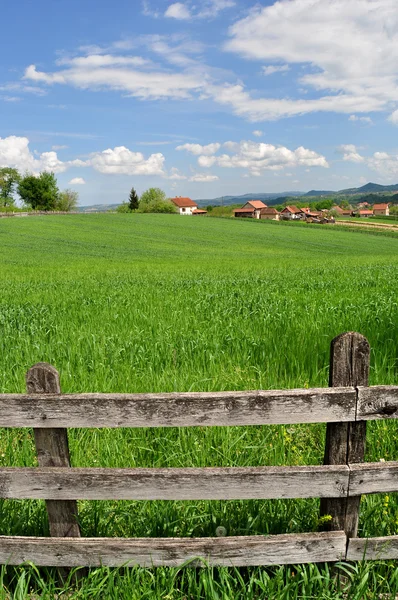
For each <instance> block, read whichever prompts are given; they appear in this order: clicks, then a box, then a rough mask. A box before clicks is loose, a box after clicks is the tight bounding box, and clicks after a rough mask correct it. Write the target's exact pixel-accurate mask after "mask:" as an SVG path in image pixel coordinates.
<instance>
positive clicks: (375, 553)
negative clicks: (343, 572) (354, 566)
mask: <svg viewBox="0 0 398 600" xmlns="http://www.w3.org/2000/svg"><path fill="white" fill-rule="evenodd" d="M397 558H398V535H391V536H389V537H377V538H367V539H366V538H351V539H350V540H349V542H348V549H347V560H389V559H393V560H395V559H397Z"/></svg>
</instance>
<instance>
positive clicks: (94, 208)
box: [77, 202, 120, 213]
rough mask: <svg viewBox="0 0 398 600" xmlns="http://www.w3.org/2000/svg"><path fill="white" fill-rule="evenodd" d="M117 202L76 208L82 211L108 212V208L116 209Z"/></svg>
mask: <svg viewBox="0 0 398 600" xmlns="http://www.w3.org/2000/svg"><path fill="white" fill-rule="evenodd" d="M118 206H120V202H119V204H92V205H91V206H78V207H77V210H78V211H79V212H82V213H90V212H108V211H109V210H116V209H117V207H118Z"/></svg>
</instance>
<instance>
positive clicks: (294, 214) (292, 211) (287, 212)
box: [281, 205, 305, 221]
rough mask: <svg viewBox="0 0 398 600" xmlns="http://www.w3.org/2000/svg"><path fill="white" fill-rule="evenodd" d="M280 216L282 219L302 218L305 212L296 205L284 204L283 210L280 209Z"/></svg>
mask: <svg viewBox="0 0 398 600" xmlns="http://www.w3.org/2000/svg"><path fill="white" fill-rule="evenodd" d="M281 216H282V218H283V219H288V220H289V221H290V220H293V219H302V218H303V217H304V216H305V212H303V211H302V210H301V208H297V206H293V205H292V206H285V208H284V209H283V210H281Z"/></svg>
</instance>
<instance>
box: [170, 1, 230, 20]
mask: <svg viewBox="0 0 398 600" xmlns="http://www.w3.org/2000/svg"><path fill="white" fill-rule="evenodd" d="M233 6H235V1H234V0H202V2H200V3H199V4H195V3H194V2H185V3H182V2H174V3H173V4H170V6H169V7H168V8H167V10H166V12H165V13H164V16H165V17H171V18H173V19H177V20H179V21H189V20H190V19H211V18H214V17H217V16H218V14H219V13H220V12H221V11H222V10H225V9H226V8H232V7H233Z"/></svg>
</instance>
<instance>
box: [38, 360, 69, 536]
mask: <svg viewBox="0 0 398 600" xmlns="http://www.w3.org/2000/svg"><path fill="white" fill-rule="evenodd" d="M26 389H27V392H28V394H60V393H61V387H60V383H59V374H58V371H57V370H56V369H55V368H54V367H53V366H51V365H49V364H47V363H37V364H36V365H34V366H33V367H32V368H31V369H29V371H28V372H27V374H26ZM33 433H34V437H35V445H36V453H37V460H38V463H39V467H70V457H69V446H68V433H67V430H66V429H42V428H40V429H33ZM46 507H47V514H48V521H49V526H50V535H51V537H80V527H79V523H78V519H77V517H78V514H77V502H76V500H46Z"/></svg>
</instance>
